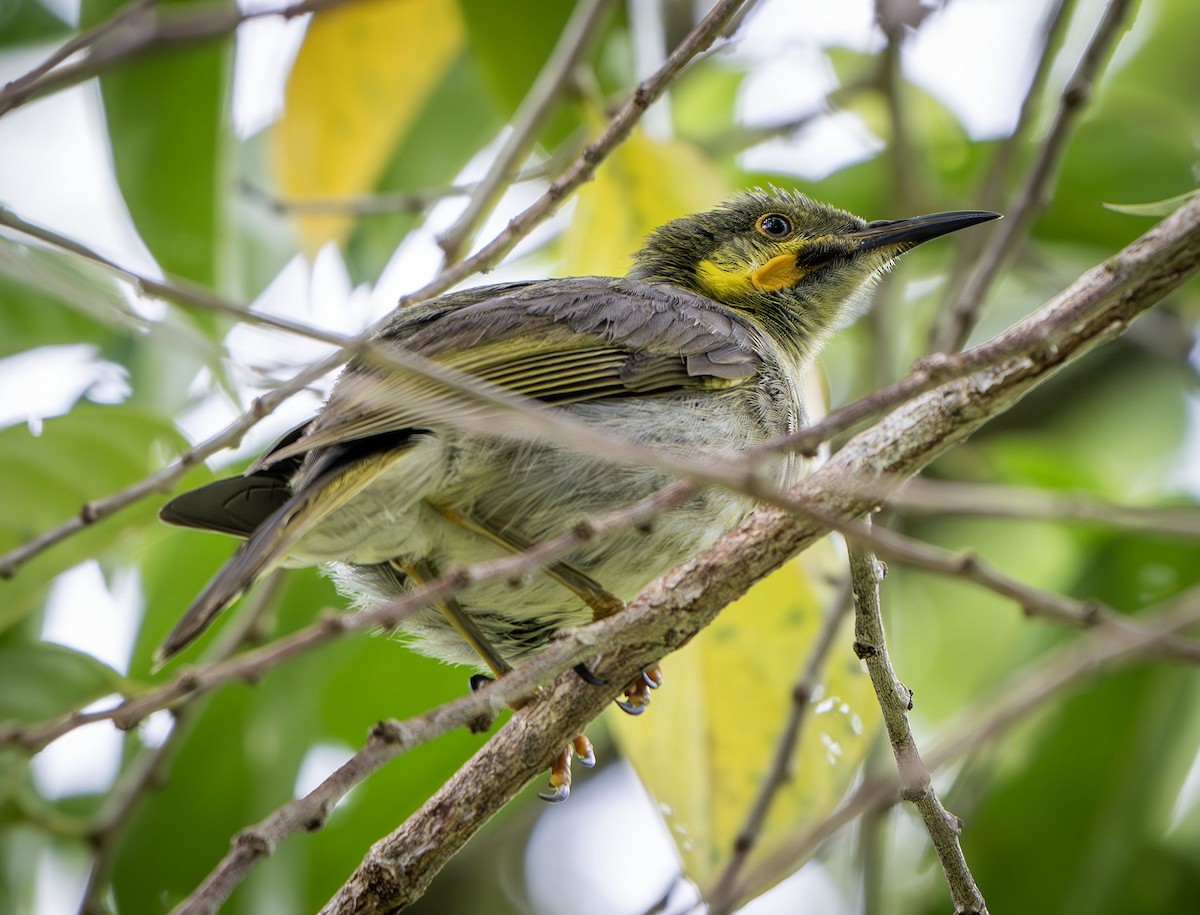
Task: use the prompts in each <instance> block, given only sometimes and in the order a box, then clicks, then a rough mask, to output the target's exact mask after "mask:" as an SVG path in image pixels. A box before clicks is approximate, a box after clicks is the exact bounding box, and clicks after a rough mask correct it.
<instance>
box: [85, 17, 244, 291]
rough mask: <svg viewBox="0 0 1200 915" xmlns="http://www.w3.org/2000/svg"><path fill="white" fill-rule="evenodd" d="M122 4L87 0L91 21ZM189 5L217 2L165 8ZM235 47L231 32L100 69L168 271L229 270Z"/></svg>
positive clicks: (116, 154)
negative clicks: (225, 252) (224, 244)
mask: <svg viewBox="0 0 1200 915" xmlns="http://www.w3.org/2000/svg"><path fill="white" fill-rule="evenodd" d="M123 5H124V0H83V8H82V20H83V24H84V26H85V27H86V26H90V25H93V24H95V23H97V22H100V21H102V20H103V19H105V18H106V17H107V16H109V15H111V14H112V13H113V12H114V11H116V10H117V9H119V8H120V7H121V6H123ZM219 5H223V6H227V7H228V8H229V9H230V10H232V9H234V6H235V5H234V3H233V2H232V0H220V2H219ZM186 6H195V7H203V8H206V9H211V8H212V5H211V3H210V2H209V0H176V2H172V3H165V4H163V6H162V11H163V13H164V14H169V13H170V12H171V11H172V10H175V9H179V8H182V7H186ZM232 48H233V41H232V38H226V39H221V40H216V41H207V42H205V43H203V44H201V45H183V46H180V47H174V48H172V49H171V50H170V53H161V54H154V55H149V56H143V57H140V58H137V59H134V60H132V61H130V62H128V63H125V64H123V65H122V66H121V67H117V68H113V69H110V70H109V71H107V72H106V73H105V74H104V75H103V76H101V77H100V91H101V96H102V97H103V99H104V116H105V121H106V123H107V126H108V137H109V142H110V143H111V144H112V156H113V166H114V168H115V170H116V176H117V183H118V184H119V185H120V188H121V193H122V194H123V196H124V198H125V203H126V205H127V206H128V207H129V213H130V215H131V216H132V217H133V222H134V225H135V226H136V227H137V229H138V232H139V233H140V234H141V236H142V240H143V241H144V242H145V243H146V247H147V248H149V249H150V252H151V253H152V254H153V255H154V257H155V258H156V259H157V261H158V262H159V264H160V265H161V266H162V268H163V270H164V271H165V272H167V273H168V274H172V275H174V276H179V277H183V278H186V279H190V280H194V281H195V282H198V283H201V284H203V285H205V286H210V287H212V286H216V285H217V282H218V278H219V277H220V274H221V269H220V268H221V265H220V263H219V260H220V256H221V252H220V250H219V247H218V241H217V239H218V233H219V232H220V231H222V230H223V229H224V225H223V211H222V207H223V192H224V186H223V182H224V176H223V174H222V171H221V168H222V163H223V162H224V159H225V151H226V150H225V147H226V145H227V143H228V142H229V139H230V138H229V130H228V122H227V119H226V112H227V111H228V106H229V98H228V95H229V91H228V90H229V86H228V82H229V75H230V71H231V66H230V64H231V52H232Z"/></svg>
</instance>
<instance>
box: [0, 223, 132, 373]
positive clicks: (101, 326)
mask: <svg viewBox="0 0 1200 915" xmlns="http://www.w3.org/2000/svg"><path fill="white" fill-rule="evenodd" d="M142 324H143V322H142V321H140V320H139V319H138V318H136V317H135V316H134V315H132V314H131V313H130V311H129V307H128V305H127V304H126V302H125V299H124V297H123V296H122V295H121V294H120V292H119V291H118V289H117V287H116V284H115V283H113V281H112V280H111V278H110V277H108V276H106V275H105V274H103V273H102V272H101V271H100V270H99V269H98V268H93V267H91V266H89V265H87V264H84V263H83V262H81V261H80V260H79V258H77V257H74V256H71V255H67V254H64V253H62V252H61V251H53V250H47V249H43V248H31V247H28V246H26V245H22V244H20V243H18V242H15V241H12V240H11V239H8V238H5V237H3V236H0V358H2V357H4V356H9V355H12V354H13V353H18V352H21V351H22V350H27V349H34V348H35V347H39V346H53V345H55V344H65V343H80V342H86V343H95V344H98V345H99V346H100V347H101V348H102V349H105V348H109V347H111V346H114V345H116V343H117V341H119V340H120V339H121V337H122V334H120V333H119V332H118V331H119V330H120V329H125V330H131V329H133V328H134V327H138V326H141V325H142Z"/></svg>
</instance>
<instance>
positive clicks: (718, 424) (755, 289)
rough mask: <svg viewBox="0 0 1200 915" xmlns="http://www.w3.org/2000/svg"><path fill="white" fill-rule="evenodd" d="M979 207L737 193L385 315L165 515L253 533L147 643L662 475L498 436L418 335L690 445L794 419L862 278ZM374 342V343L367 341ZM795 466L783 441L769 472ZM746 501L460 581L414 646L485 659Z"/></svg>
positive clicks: (509, 651) (663, 444) (662, 557)
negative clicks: (500, 576)
mask: <svg viewBox="0 0 1200 915" xmlns="http://www.w3.org/2000/svg"><path fill="white" fill-rule="evenodd" d="M994 217H995V214H992V213H979V212H960V213H941V214H935V215H933V216H924V217H917V218H916V219H910V220H900V221H896V222H877V223H867V222H865V221H863V220H862V219H859V218H858V217H856V216H852V215H850V214H849V213H845V212H843V211H841V210H837V209H834V208H833V207H829V206H825V205H823V204H819V203H816V202H814V201H812V200H809V199H808V198H806V197H803V196H801V195H798V194H788V193H783V192H777V191H772V192H770V193H766V192H755V193H750V194H744V195H742V196H739V197H737V198H735V199H733V200H731V201H730V202H728V203H726V204H725V205H723V206H721V207H719V208H717V209H715V210H713V211H711V212H708V213H702V214H699V215H695V216H689V217H685V218H683V219H678V220H675V221H674V222H671V223H669V224H668V225H666V226H663V227H662V228H660V229H658V230H656V231H655V232H654V233H652V234H651V235H650V237H649V238H648V239H647V240H646V242H645V245H644V246H643V247H642V249H641V250H640V251H639V252H638V253H637V254H636V255H635V257H634V267H633V269H632V270H631V271H630V273H629V275H628V276H626V277H622V278H615V277H578V278H572V279H557V280H542V281H537V282H527V283H509V284H504V285H498V286H485V287H481V288H478V289H470V290H466V291H464V292H458V293H453V294H450V295H446V296H442V297H441V298H438V299H435V300H433V301H430V302H427V303H425V304H423V305H420V306H417V307H414V308H410V309H406V310H403V311H398V312H397V313H395V314H394V315H393V316H392V317H391V318H390V319H389V320H388V322H387V323H386V324H385V326H384V327H383V329H382V331H381V332H380V333H379V335H378V336H377V338H376V339H375V341H374V343H375V347H376V353H375V354H374V355H373V354H372V353H366V354H364V355H363V356H362V357H360V358H358V359H356V360H355V361H353V362H351V363H350V364H349V365H348V366H347V368H346V370H345V371H344V372H343V374H342V376H341V378H340V379H339V380H338V383H337V385H336V386H335V387H334V389H333V392H332V394H331V395H330V398H329V401H328V403H327V404H326V405H325V407H324V409H323V410H322V411H321V412H320V413H319V414H318V415H317V416H316V417H315V418H314V419H313V420H312V421H311V422H310V423H308V424H306V425H304V426H302V427H300V428H299V429H297V430H295V431H294V432H292V433H291V434H290V435H289V436H287V437H286V438H285V439H283V440H282V441H281V442H280V443H279V444H277V445H276V446H275V447H274V448H273V449H272V450H271V451H269V452H268V453H267V454H266V455H264V456H263V457H262V458H261V459H260V460H259V461H258V462H257V463H256V464H255V466H254V467H252V468H251V470H250V471H248V473H247V474H246V475H244V476H241V477H236V478H233V479H230V480H221V481H218V482H216V483H213V484H210V485H209V486H206V487H202V488H201V489H199V490H195V491H193V492H190V493H185V494H183V495H181V496H179V497H178V498H176V499H174V500H173V501H171V502H170V503H168V504H167V505H166V506H164V508H163V510H162V517H163V518H164V520H167V521H170V522H172V523H176V524H184V525H189V526H193V527H201V528H208V529H213V530H219V531H223V532H225V533H230V534H234V535H238V536H242V537H245V538H247V539H246V542H245V543H244V544H243V545H242V546H241V548H240V549H239V550H238V551H237V553H236V554H235V555H234V556H233V558H232V559H231V560H230V561H229V562H228V563H227V564H226V566H225V567H224V568H223V569H222V570H221V571H220V572H218V574H217V575H216V577H215V578H214V579H213V580H212V581H211V582H210V583H209V585H208V586H207V587H206V589H205V591H204V592H203V593H202V594H201V595H200V596H199V597H198V598H197V600H196V602H195V603H194V604H193V606H192V608H191V609H190V610H189V611H188V613H187V615H186V616H185V617H184V618H183V619H182V620H181V621H180V623H179V624H178V626H176V628H175V630H174V631H173V632H172V633H171V634H170V635H169V636H168V638H167V640H166V642H165V643H164V645H163V648H162V653H163V655H164V656H165V657H169V656H170V655H172V654H174V653H176V652H177V651H179V650H180V649H181V648H183V647H184V646H185V645H186V644H188V643H189V642H190V641H191V640H192V639H193V638H195V637H196V635H198V634H199V633H200V632H201V631H203V629H204V628H205V627H206V626H207V625H208V623H209V622H210V621H211V619H212V618H213V617H214V616H215V615H216V614H217V613H219V612H220V611H221V610H222V609H223V608H224V607H225V606H227V605H228V604H229V603H230V602H232V601H233V600H234V599H236V597H237V596H238V595H239V594H240V593H241V592H242V591H244V590H245V589H246V588H247V587H249V586H250V585H251V584H252V583H253V582H254V581H255V580H257V579H258V578H259V577H261V576H262V575H263V574H265V573H266V572H267V571H269V570H270V569H272V568H274V567H276V566H278V565H280V564H283V563H288V564H317V563H328V564H331V565H330V567H331V569H332V571H333V574H334V577H335V579H336V580H337V582H338V584H339V587H341V588H342V589H343V590H344V591H345V592H347V593H348V594H350V595H352V596H353V597H354V598H355V599H356V600H358V601H359V602H361V603H372V602H375V601H377V600H380V599H383V598H386V597H389V596H394V595H395V594H397V593H399V592H400V591H402V590H403V589H406V588H408V587H410V586H411V583H412V582H413V581H414V580H420V579H422V578H425V577H427V576H428V575H432V574H436V572H437V570H438V569H440V568H445V567H448V566H452V565H464V564H469V563H473V562H477V561H481V560H487V559H493V558H497V557H499V556H503V555H506V554H509V553H511V552H513V551H515V550H520V549H522V548H524V547H525V546H527V545H528V544H530V543H534V542H537V541H539V540H542V539H544V538H547V537H550V536H553V535H555V534H556V533H560V532H562V531H563V530H565V529H567V528H568V527H570V526H571V525H572V524H573V523H574V522H575V521H577V520H578V519H580V518H581V517H584V516H588V515H596V514H601V513H604V512H607V511H610V510H612V509H615V508H617V507H619V506H621V505H624V504H628V503H630V502H633V501H635V500H638V499H641V498H643V497H645V496H648V495H650V494H652V493H653V492H654V491H656V490H657V489H659V488H661V487H662V486H664V485H665V484H666V483H668V482H669V477H668V476H666V475H665V474H663V473H662V472H660V471H657V470H652V469H648V468H639V467H633V466H628V465H623V464H616V463H611V462H609V461H606V460H604V459H603V458H602V457H601V456H600V455H598V454H584V453H579V452H578V451H574V450H569V449H566V448H563V447H560V446H558V445H554V444H549V443H545V442H539V441H531V440H529V439H528V438H523V439H518V438H512V437H505V435H504V432H505V429H504V428H503V425H504V422H505V421H504V420H503V419H502V418H497V417H498V416H500V415H501V414H496V413H494V412H489V410H488V409H487V406H486V404H485V402H484V399H481V398H480V397H478V396H475V395H472V394H471V393H461V392H455V391H454V390H452V389H450V388H448V387H447V386H446V385H444V384H440V383H438V382H436V381H433V380H430V379H428V378H426V377H424V376H421V375H417V374H413V373H409V372H405V371H401V370H399V369H398V368H397V367H396V365H395V364H394V363H389V361H388V360H387V358H386V356H387V354H388V353H389V351H390V352H392V353H395V354H396V357H397V359H396V361H400V359H401V356H402V352H401V351H403V352H410V353H416V354H418V355H419V356H421V357H423V358H424V359H426V360H429V361H430V362H431V363H432V364H433V365H434V366H436V367H438V368H439V369H442V370H445V371H447V372H450V373H463V374H466V375H468V376H470V377H471V378H473V379H476V380H477V381H478V382H482V383H484V385H485V386H486V387H488V388H489V389H491V390H497V389H498V390H501V391H506V392H511V393H515V394H519V395H521V396H523V397H525V398H531V399H533V400H536V401H541V402H543V403H547V404H553V405H555V406H556V407H558V408H560V409H561V410H563V411H565V412H566V413H568V414H569V415H570V416H571V417H572V418H573V419H575V420H578V421H580V422H583V423H587V424H589V425H591V426H592V427H594V428H596V429H598V430H601V431H603V432H605V433H607V434H610V435H615V436H619V437H622V438H624V439H627V440H631V441H634V442H637V443H639V444H643V445H650V446H654V447H658V448H662V449H666V450H670V451H675V452H680V453H684V454H690V455H697V454H705V453H712V452H720V451H737V450H741V449H745V448H748V447H751V446H753V445H756V444H759V443H761V442H764V441H767V440H769V439H772V438H775V437H778V436H780V435H784V434H786V433H788V432H791V431H793V430H795V429H796V428H798V427H799V426H800V425H801V424H803V422H804V421H805V416H804V407H803V404H802V402H801V398H800V392H799V388H798V383H799V378H800V376H801V373H802V372H803V370H804V369H805V367H806V365H807V363H808V362H809V360H811V358H812V356H813V355H814V354H815V352H816V351H817V349H818V348H819V347H820V345H821V343H822V342H823V341H824V340H825V338H826V337H827V336H828V335H829V334H830V333H831V332H832V331H833V330H835V329H836V328H837V327H838V326H839V325H840V324H842V323H845V322H846V321H848V320H849V319H850V318H851V317H852V316H853V315H854V313H855V312H856V310H858V309H859V307H860V298H861V293H862V291H863V290H864V289H865V288H867V287H869V285H870V283H871V281H872V280H873V279H874V278H875V277H877V276H878V275H879V274H880V273H881V272H882V271H883V270H885V269H887V267H888V266H890V264H891V263H892V261H893V260H894V258H895V257H896V256H897V255H899V254H900V253H902V252H903V251H905V250H907V249H908V248H910V247H912V246H914V245H916V244H920V243H921V242H922V241H926V240H928V239H931V238H935V237H937V236H939V235H943V234H946V233H947V232H952V231H954V230H956V229H959V228H963V227H966V226H969V225H973V224H975V223H978V222H982V221H984V220H987V219H992V218H994ZM381 356H382V357H384V358H381ZM799 472H800V467H799V465H798V463H797V461H796V460H795V459H794V458H792V457H790V456H780V457H779V458H778V461H777V464H776V466H775V467H774V469H773V475H774V478H775V482H776V483H778V484H779V485H781V486H787V485H790V484H792V483H794V482H795V481H796V479H797V478H798V476H799ZM750 508H752V502H751V501H750V500H749V499H747V498H745V497H744V496H741V495H738V494H735V493H731V492H726V491H722V490H717V489H710V490H706V491H704V492H703V493H701V494H700V495H697V496H696V497H694V498H693V499H691V500H690V501H689V502H687V503H685V504H684V505H682V506H681V507H679V508H677V509H675V510H674V511H673V512H671V513H670V514H669V515H668V516H667V517H665V518H663V519H662V520H661V521H660V522H659V523H658V524H656V525H654V527H653V529H652V531H651V532H649V533H644V532H636V533H632V532H631V533H628V534H625V535H618V536H613V537H610V538H607V539H605V540H602V541H599V542H594V543H589V544H587V545H585V546H582V547H580V548H579V549H577V550H576V551H575V552H574V553H572V554H570V555H569V556H567V557H565V558H564V560H563V561H562V562H560V563H557V564H556V565H554V566H552V567H550V568H548V569H547V570H546V571H545V573H544V574H538V575H536V576H533V577H532V578H531V579H530V581H529V582H528V584H527V585H526V586H524V587H522V588H520V589H516V590H514V589H513V588H511V587H510V585H509V584H508V583H505V582H501V583H497V584H491V585H479V586H475V587H472V588H469V589H467V590H466V591H464V592H462V593H460V594H459V595H458V596H457V600H456V601H450V602H448V603H447V604H445V605H442V606H439V607H437V608H431V609H429V610H427V611H424V612H423V613H421V614H419V615H417V616H415V617H413V618H411V619H410V620H408V621H407V622H406V627H407V629H408V630H409V631H410V632H411V633H412V635H413V636H414V637H415V638H414V644H415V647H416V648H417V649H418V650H419V651H422V652H423V653H427V654H430V655H433V656H435V657H439V658H442V659H445V660H449V661H455V662H462V663H471V664H479V663H480V655H481V654H482V655H483V657H484V659H485V660H486V661H488V662H489V666H491V667H492V668H493V669H503V667H504V666H505V665H506V664H507V663H508V662H511V661H513V660H516V659H519V658H520V657H522V656H524V655H526V654H528V653H529V652H531V651H534V650H536V649H538V648H539V647H541V646H542V645H543V644H544V643H545V640H546V639H547V637H548V636H549V635H550V634H551V633H553V632H554V631H555V630H556V629H559V628H561V627H563V626H567V625H575V624H579V623H583V622H587V621H589V620H591V619H592V618H594V617H595V616H596V615H598V614H600V613H603V612H607V610H608V609H611V608H612V607H613V606H614V605H616V604H617V603H618V602H619V601H620V600H627V599H629V598H630V597H632V596H633V595H635V594H636V593H637V592H638V591H640V590H641V589H642V588H643V587H645V585H646V584H648V583H649V582H650V581H651V580H653V579H654V578H656V577H657V576H658V575H660V574H661V573H662V572H664V571H665V570H666V569H668V568H669V567H670V566H672V565H674V564H676V563H678V562H680V561H681V560H683V559H684V558H686V557H687V556H688V555H690V554H692V553H694V552H696V551H697V550H700V549H702V548H703V547H705V546H707V545H708V544H710V543H712V542H713V541H714V540H715V539H716V538H717V537H719V536H720V535H721V533H723V532H724V531H725V530H727V529H729V528H730V527H731V526H733V525H734V524H736V523H737V522H738V521H739V520H740V519H741V518H742V517H744V515H745V514H746V513H747V512H748V511H749V510H750Z"/></svg>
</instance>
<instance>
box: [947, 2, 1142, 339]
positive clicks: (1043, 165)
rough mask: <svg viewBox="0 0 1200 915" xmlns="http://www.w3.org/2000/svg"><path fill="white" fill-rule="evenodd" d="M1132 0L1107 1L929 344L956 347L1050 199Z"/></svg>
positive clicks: (964, 336)
mask: <svg viewBox="0 0 1200 915" xmlns="http://www.w3.org/2000/svg"><path fill="white" fill-rule="evenodd" d="M1133 5H1134V4H1133V0H1109V4H1108V6H1107V7H1106V8H1105V10H1104V15H1103V17H1102V18H1101V20H1100V24H1099V25H1098V26H1097V27H1096V32H1095V34H1093V35H1092V40H1091V41H1090V42H1089V43H1088V46H1087V48H1086V49H1085V50H1084V52H1083V57H1081V58H1080V61H1079V64H1078V66H1077V67H1076V68H1075V72H1074V73H1073V74H1072V75H1071V78H1070V79H1069V80H1068V81H1067V85H1066V86H1065V87H1064V88H1063V92H1062V96H1061V97H1060V98H1059V103H1058V112H1057V114H1056V115H1055V118H1054V123H1053V124H1052V125H1051V126H1050V131H1049V133H1048V134H1047V135H1046V139H1045V140H1043V141H1042V145H1041V148H1040V149H1039V150H1038V155H1037V158H1036V159H1034V162H1033V164H1032V166H1031V167H1030V169H1029V172H1028V174H1027V175H1026V176H1025V183H1024V184H1023V185H1022V187H1021V190H1020V193H1019V194H1018V195H1017V197H1016V200H1015V201H1014V202H1013V205H1012V206H1011V207H1009V208H1008V212H1007V213H1006V214H1005V219H1004V220H1003V222H1001V223H999V224H998V225H997V227H996V231H995V232H993V233H992V234H991V235H990V236H989V238H988V244H987V246H986V247H985V248H984V250H983V253H982V254H981V255H980V257H979V261H978V262H977V263H976V264H975V265H974V266H973V267H972V268H971V270H970V273H969V275H968V277H967V280H966V282H965V283H964V285H963V288H962V291H961V292H960V293H959V294H958V297H957V298H955V299H954V301H953V302H952V303H951V304H950V305H949V306H948V307H947V308H946V309H945V310H944V311H943V312H942V315H941V317H940V318H939V320H938V322H937V324H936V325H935V328H934V334H933V338H932V347H931V348H932V349H933V350H935V351H940V352H951V351H953V350H957V349H961V348H962V345H963V344H964V343H965V342H966V339H967V337H968V336H969V335H970V333H971V330H972V329H973V328H974V327H975V324H976V322H977V321H978V320H979V312H980V309H981V308H982V307H983V300H984V297H985V296H986V295H987V292H988V289H989V288H990V287H991V285H992V282H993V281H994V280H995V278H996V275H997V274H998V273H999V272H1000V269H1001V267H1003V266H1004V265H1005V264H1006V263H1007V262H1008V260H1009V258H1010V257H1012V255H1013V253H1014V252H1015V251H1016V250H1017V247H1018V246H1019V245H1020V244H1021V242H1022V241H1023V240H1024V239H1025V235H1026V234H1027V233H1028V231H1029V227H1030V226H1031V225H1032V224H1033V220H1034V219H1035V218H1036V217H1037V215H1038V214H1039V213H1041V211H1042V210H1043V209H1045V207H1046V205H1047V204H1048V203H1049V194H1050V189H1051V187H1053V183H1054V177H1055V175H1056V173H1057V171H1058V166H1059V163H1060V162H1061V161H1062V157H1063V154H1064V153H1065V152H1066V148H1067V141H1068V140H1069V139H1070V137H1071V134H1072V132H1073V130H1074V128H1075V124H1076V122H1077V121H1078V120H1079V116H1080V114H1081V113H1082V112H1083V109H1084V106H1085V105H1086V104H1087V102H1088V98H1089V96H1090V95H1091V92H1092V87H1093V85H1094V84H1095V82H1096V81H1097V80H1098V79H1099V77H1100V74H1101V73H1102V71H1103V69H1104V65H1105V64H1106V63H1107V61H1108V58H1109V55H1110V54H1111V52H1112V49H1113V47H1115V45H1116V42H1117V38H1118V37H1119V35H1120V33H1121V31H1122V29H1123V27H1124V23H1125V19H1126V16H1127V15H1128V14H1129V11H1130V9H1131V8H1132V6H1133Z"/></svg>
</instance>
